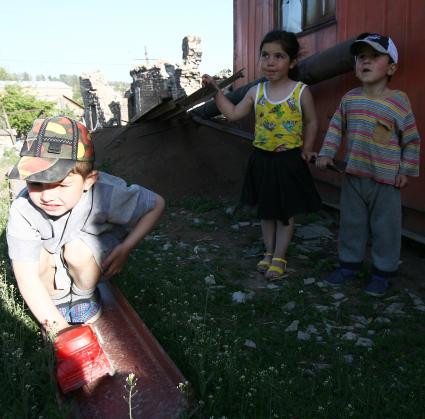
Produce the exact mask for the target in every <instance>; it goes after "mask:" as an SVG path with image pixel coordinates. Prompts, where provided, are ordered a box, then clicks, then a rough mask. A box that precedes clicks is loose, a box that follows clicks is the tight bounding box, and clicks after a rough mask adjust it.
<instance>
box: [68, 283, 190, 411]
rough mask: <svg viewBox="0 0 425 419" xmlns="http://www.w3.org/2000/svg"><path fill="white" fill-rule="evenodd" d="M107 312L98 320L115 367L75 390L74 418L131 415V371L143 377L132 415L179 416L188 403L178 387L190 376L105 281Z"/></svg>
mask: <svg viewBox="0 0 425 419" xmlns="http://www.w3.org/2000/svg"><path fill="white" fill-rule="evenodd" d="M99 289H100V292H101V296H102V301H103V303H104V304H103V314H102V316H101V317H100V318H99V319H98V320H97V321H96V322H95V323H94V324H93V326H94V328H95V330H96V332H97V333H98V336H99V341H100V342H101V344H102V346H103V348H104V350H105V353H106V354H107V356H108V358H109V360H110V362H111V363H112V365H113V366H114V368H115V371H116V372H115V374H114V375H113V376H105V377H102V378H99V379H97V380H95V381H94V382H92V383H90V384H88V385H86V386H84V387H82V388H81V389H79V390H77V391H75V392H74V393H73V401H74V404H75V410H74V412H73V415H72V417H73V418H81V419H86V418H87V419H97V418H98V419H121V418H123V419H124V418H126V419H127V418H128V417H130V416H129V405H128V402H127V401H126V400H124V396H125V397H127V396H128V394H127V392H126V390H125V388H124V386H125V383H126V378H127V376H128V375H129V374H130V373H134V374H135V376H136V377H137V379H138V381H137V387H136V389H137V393H136V394H135V395H134V397H133V399H132V417H133V418H134V419H138V418H149V419H165V418H167V419H169V418H177V417H179V415H180V414H181V413H182V412H183V411H184V410H185V408H186V406H187V401H186V400H185V398H184V396H183V395H182V393H181V392H180V390H178V388H177V387H178V385H179V383H181V382H184V381H185V379H184V377H183V375H182V374H181V373H180V371H179V370H178V369H177V367H176V366H175V365H174V363H173V362H172V361H171V359H170V358H169V357H168V355H167V354H166V353H165V351H164V350H163V348H162V347H161V346H160V344H159V343H158V341H157V340H156V339H155V337H154V336H153V335H152V333H151V332H150V331H149V329H148V328H147V327H146V325H145V324H144V322H143V321H142V320H141V319H140V317H139V316H138V315H137V313H136V312H135V311H134V309H133V308H132V307H131V306H130V304H129V303H128V302H127V300H126V299H125V298H124V296H123V295H122V293H121V292H120V291H119V290H118V289H117V288H116V287H115V286H114V285H113V284H111V283H110V282H104V283H101V284H100V285H99Z"/></svg>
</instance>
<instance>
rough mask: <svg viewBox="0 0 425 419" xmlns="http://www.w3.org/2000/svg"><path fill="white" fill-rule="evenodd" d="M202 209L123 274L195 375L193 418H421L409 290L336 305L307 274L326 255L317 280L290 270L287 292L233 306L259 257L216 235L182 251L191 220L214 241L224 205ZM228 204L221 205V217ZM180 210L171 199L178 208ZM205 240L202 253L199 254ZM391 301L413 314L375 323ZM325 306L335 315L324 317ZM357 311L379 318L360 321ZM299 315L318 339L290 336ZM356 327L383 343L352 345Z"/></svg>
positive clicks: (152, 323) (418, 348)
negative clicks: (178, 235)
mask: <svg viewBox="0 0 425 419" xmlns="http://www.w3.org/2000/svg"><path fill="white" fill-rule="evenodd" d="M180 204H181V203H180ZM202 207H203V206H202V205H201V204H200V202H198V203H197V205H196V206H194V205H193V203H192V202H189V205H188V206H187V207H186V208H184V209H183V210H181V212H182V213H183V214H184V216H183V217H181V218H179V219H178V221H177V220H176V219H175V217H174V218H172V221H171V222H170V219H165V220H164V221H163V222H162V223H161V225H160V226H159V228H158V229H157V230H156V235H155V237H154V239H152V240H148V241H145V242H144V243H143V244H142V245H141V246H140V248H139V249H138V250H137V251H136V252H135V253H133V255H132V256H131V262H130V263H129V266H128V268H127V270H126V272H125V274H124V275H122V278H121V279H120V280H119V284H120V287H121V289H123V291H124V293H125V294H126V295H127V297H128V299H129V300H130V302H131V304H132V305H133V306H134V307H135V308H136V310H137V311H138V312H139V314H140V316H141V317H142V319H143V320H144V321H145V322H146V323H147V325H148V327H149V328H150V329H151V331H152V332H153V333H154V335H155V336H156V337H157V338H158V339H159V340H160V342H161V344H162V346H163V347H164V348H165V350H166V351H167V353H168V354H169V355H170V356H171V358H172V359H173V360H174V362H175V363H176V365H177V366H178V367H179V368H180V369H181V371H182V372H183V374H184V375H185V377H186V379H187V380H188V381H189V383H190V385H191V388H192V391H193V395H194V399H195V401H194V407H195V413H194V417H197V418H211V417H214V418H221V417H226V418H250V419H251V418H273V417H276V418H317V417H319V418H320V417H323V418H345V417H347V418H348V417H357V418H364V417H368V418H401V417H409V418H415V417H418V418H419V417H423V412H424V411H425V410H424V408H425V402H424V398H423V393H424V390H425V388H424V383H425V379H424V378H423V376H424V372H425V361H424V359H425V358H424V355H425V336H424V334H423V333H418V332H417V328H418V324H422V323H423V320H424V315H423V313H420V312H419V311H417V310H414V309H413V306H412V303H411V301H410V300H409V299H408V297H407V296H406V295H398V296H394V297H393V300H392V299H390V300H388V301H387V300H383V301H381V300H375V299H372V298H371V297H367V296H365V295H363V293H361V291H360V289H357V290H347V291H346V294H347V297H348V299H347V300H345V301H344V302H343V303H341V304H340V305H337V304H335V300H334V299H333V297H332V294H334V293H335V292H336V291H334V290H328V289H326V290H323V289H322V288H320V287H317V286H315V285H309V286H305V285H304V283H303V281H302V280H303V278H306V277H308V276H313V275H314V276H317V275H320V274H323V273H324V272H326V271H328V270H329V269H330V268H331V266H332V263H331V261H330V260H324V258H323V254H320V252H319V253H318V254H310V255H309V259H308V260H307V261H306V264H307V268H308V269H307V270H309V274H308V275H305V274H297V273H294V274H291V279H290V280H288V281H287V282H286V285H284V286H281V287H280V288H279V289H278V290H263V291H258V292H256V293H255V295H254V296H253V298H252V299H251V300H248V301H247V302H246V303H244V304H236V303H233V302H232V298H231V295H232V293H233V292H235V291H241V290H244V285H243V284H244V278H246V276H247V273H248V272H250V271H252V270H253V269H254V268H255V263H256V260H254V259H253V260H249V259H244V250H245V249H244V248H243V247H241V248H240V249H239V250H238V249H237V248H236V249H235V248H233V249H232V254H231V255H229V252H228V249H226V244H225V243H224V244H223V243H221V246H223V247H224V249H220V248H219V249H217V248H216V247H214V244H216V243H214V241H212V242H211V241H208V240H207V241H205V242H204V241H201V244H199V243H200V242H199V239H198V240H194V241H193V242H190V239H188V240H187V241H186V244H187V245H186V246H185V247H182V246H179V243H178V242H173V241H172V239H171V238H170V236H169V234H168V233H167V229H168V228H170V227H171V226H172V225H173V223H176V222H179V223H182V222H184V220H186V223H187V226H186V227H185V229H183V230H184V231H190V229H191V228H192V227H191V226H192V223H193V221H192V220H193V216H195V215H196V217H198V218H200V219H202V220H204V222H203V223H201V224H200V225H201V227H202V226H205V230H204V231H203V233H204V236H206V237H209V236H210V235H211V229H210V227H209V226H210V225H209V224H208V221H215V222H216V223H217V218H219V217H221V216H220V215H217V208H220V206H217V205H214V206H211V205H210V204H208V203H207V202H206V203H205V210H204V212H202V211H199V208H202ZM225 207H226V205H224V204H223V205H221V208H222V212H223V214H222V215H223V217H225V215H224V209H225ZM174 210H175V208H173V205H172V209H171V210H170V211H174ZM241 217H242V218H243V219H246V218H244V217H245V215H244V214H241ZM309 221H310V220H309ZM232 223H233V220H228V223H227V224H228V226H229V227H228V231H227V232H228V234H229V236H228V237H229V241H231V240H232V235H233V236H234V234H235V233H234V232H232V230H231V228H230V225H231V224H232ZM201 227H199V225H198V227H197V228H201ZM219 228H222V226H221V227H219ZM199 237H202V232H199ZM182 240H183V241H185V238H184V235H183V238H182ZM235 240H236V239H235ZM166 243H167V245H166V246H165V247H164V245H165V244H166ZM170 245H171V246H170ZM195 245H198V246H201V247H204V252H203V253H199V252H198V253H196V252H194V246H195ZM294 249H295V247H293V250H292V254H295V253H296V251H295V250H294ZM325 251H326V249H325ZM235 261H237V262H238V263H235ZM240 262H241V263H240ZM319 262H320V263H319ZM207 275H213V276H214V278H215V281H216V284H215V285H212V286H208V285H206V284H205V281H204V278H205V277H206V276H207ZM244 291H247V290H244ZM344 292H345V291H344ZM392 301H397V302H401V303H404V304H405V306H404V311H405V313H406V314H405V315H404V316H387V317H388V318H389V319H390V323H389V324H387V323H384V324H380V323H378V322H375V320H376V318H377V317H380V316H385V313H384V310H385V308H386V307H388V306H389V304H391V302H392ZM288 302H294V303H295V308H294V309H293V310H291V311H285V310H284V309H283V307H284V306H285V304H287V303H288ZM316 305H325V306H327V307H328V311H327V312H325V313H323V312H320V311H319V310H318V309H317V308H316ZM353 315H354V316H364V318H365V319H366V320H369V321H370V323H369V324H368V325H367V326H366V327H365V328H359V327H357V328H356V327H355V326H353V324H355V320H352V317H351V316H353ZM294 320H299V322H300V323H299V330H301V331H305V330H307V329H308V327H309V326H311V325H313V326H314V327H315V328H316V329H317V332H316V334H315V333H312V334H311V338H310V340H308V341H302V340H299V339H297V332H286V331H285V329H286V328H287V327H288V325H289V324H291V322H292V321H294ZM344 327H345V329H344ZM351 327H353V332H355V333H356V334H357V335H358V336H362V337H366V338H368V337H369V338H371V339H372V340H373V341H374V345H373V347H371V348H366V347H360V346H355V344H354V343H355V342H353V341H346V340H342V339H341V335H343V334H344V333H346V332H348V331H350V328H351ZM327 330H330V331H329V334H328V332H327ZM368 330H370V331H371V332H370V333H374V334H373V335H372V334H368ZM247 341H253V342H255V344H256V348H251V347H248V346H246V342H247Z"/></svg>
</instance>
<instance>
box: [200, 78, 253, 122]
mask: <svg viewBox="0 0 425 419" xmlns="http://www.w3.org/2000/svg"><path fill="white" fill-rule="evenodd" d="M202 84H203V85H206V84H212V85H213V86H215V88H216V89H217V93H216V95H215V96H214V99H215V103H216V105H217V108H218V109H219V111H220V112H221V113H222V114H223V115H224V116H225V117H226V118H227V119H229V120H230V121H236V120H238V119H241V118H243V117H244V116H246V115H249V113H250V112H251V110H252V108H253V106H254V100H255V92H256V89H257V86H253V87H251V88H250V89H249V90H248V92H247V93H246V95H245V96H244V97H243V99H242V100H241V101H240V102H239V103H237V104H236V105H234V104H233V103H232V102H231V101H230V100H229V99H227V97H226V96H225V95H224V93H223V92H222V91H221V90H220V89H219V88H218V85H217V82H216V81H215V80H214V79H213V78H212V77H211V76H209V75H208V74H204V75H203V76H202Z"/></svg>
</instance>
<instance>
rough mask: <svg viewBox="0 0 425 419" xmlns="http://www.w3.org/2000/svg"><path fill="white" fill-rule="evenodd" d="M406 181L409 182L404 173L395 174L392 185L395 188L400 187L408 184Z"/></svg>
mask: <svg viewBox="0 0 425 419" xmlns="http://www.w3.org/2000/svg"><path fill="white" fill-rule="evenodd" d="M408 182H409V180H408V178H407V176H406V175H397V176H396V177H395V183H394V186H395V187H396V188H399V189H401V188H404V187H405V186H406V185H407V184H408Z"/></svg>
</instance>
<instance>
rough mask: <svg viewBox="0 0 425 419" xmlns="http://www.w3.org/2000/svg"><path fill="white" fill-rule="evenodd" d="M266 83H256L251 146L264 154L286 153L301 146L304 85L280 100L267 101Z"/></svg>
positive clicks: (300, 85)
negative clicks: (269, 152) (253, 131)
mask: <svg viewBox="0 0 425 419" xmlns="http://www.w3.org/2000/svg"><path fill="white" fill-rule="evenodd" d="M266 85H267V83H259V84H258V87H257V95H256V98H255V139H254V146H255V147H258V148H261V149H263V150H267V151H285V150H291V149H293V148H296V147H301V146H302V143H303V141H302V132H303V119H302V111H301V93H302V91H303V90H304V88H305V86H306V85H305V84H303V83H301V82H298V83H297V84H296V85H295V87H294V89H293V90H292V92H291V93H290V94H289V95H288V96H287V97H286V98H285V99H283V100H281V101H278V102H271V101H270V100H269V99H268V98H267V92H266Z"/></svg>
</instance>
